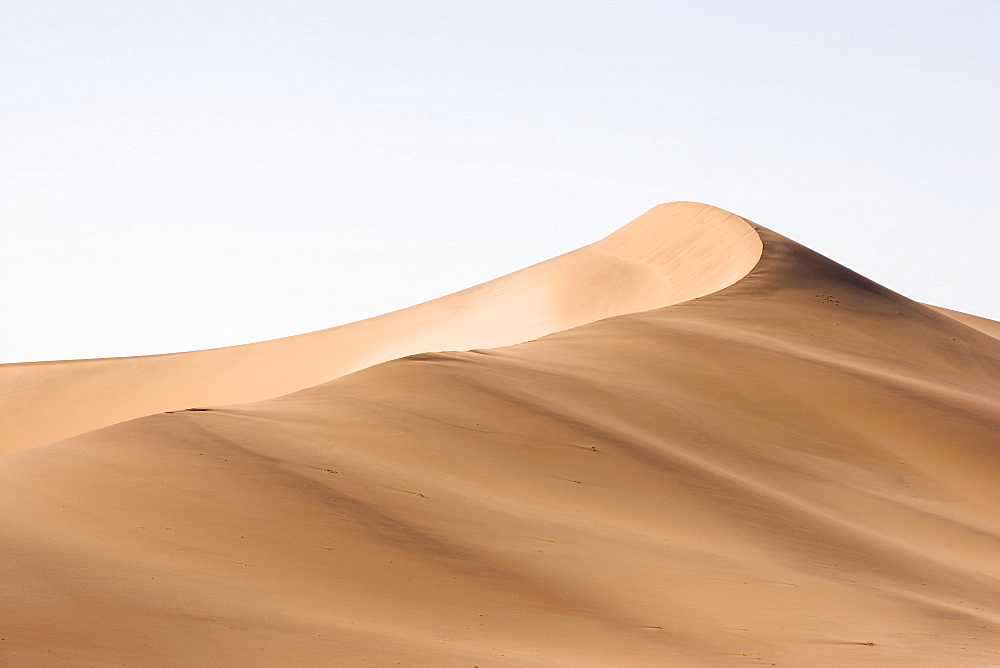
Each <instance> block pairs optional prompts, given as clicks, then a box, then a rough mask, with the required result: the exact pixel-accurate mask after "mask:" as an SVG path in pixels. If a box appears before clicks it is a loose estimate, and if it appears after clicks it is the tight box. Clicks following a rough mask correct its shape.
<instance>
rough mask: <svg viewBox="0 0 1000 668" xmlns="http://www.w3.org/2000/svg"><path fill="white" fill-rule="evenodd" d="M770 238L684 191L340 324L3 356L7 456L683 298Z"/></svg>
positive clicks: (728, 278)
mask: <svg viewBox="0 0 1000 668" xmlns="http://www.w3.org/2000/svg"><path fill="white" fill-rule="evenodd" d="M760 248H761V245H760V240H759V238H758V237H757V235H756V234H754V232H753V229H752V228H751V227H750V226H749V225H748V224H747V223H746V222H745V221H743V219H742V218H739V217H738V216H734V215H732V214H730V213H728V212H726V211H722V210H721V209H717V208H715V207H711V206H706V205H704V204H694V203H690V202H676V203H673V204H665V205H661V206H658V207H655V208H654V209H652V210H650V211H648V212H647V213H646V214H644V215H642V216H640V217H639V218H637V219H636V220H634V221H632V222H631V223H629V224H628V225H626V226H625V227H624V228H622V229H620V230H618V231H617V232H615V233H614V234H612V235H611V236H609V237H607V238H605V239H602V240H601V241H598V242H596V243H594V244H591V245H589V246H586V247H584V248H581V249H579V250H576V251H573V252H570V253H567V254H566V255H562V256H560V257H557V258H554V259H552V260H549V261H547V262H542V263H541V264H537V265H535V266H532V267H529V268H527V269H524V270H522V271H518V272H516V273H513V274H510V275H508V276H504V277H503V278H499V279H496V280H494V281H490V282H488V283H484V284H482V285H479V286H476V287H474V288H470V289H468V290H463V291H461V292H458V293H455V294H453V295H448V296H447V297H442V298H440V299H436V300H434V301H431V302H427V303H424V304H420V305H418V306H413V307H411V308H407V309H403V310H401V311H396V312H393V313H389V314H387V315H383V316H379V317H376V318H371V319H369V320H363V321H360V322H356V323H352V324H349V325H344V326H341V327H334V328H332V329H327V330H322V331H319V332H313V333H311V334H304V335H300V336H293V337H289V338H284V339H277V340H274V341H266V342H263V343H255V344H250V345H243V346H235V347H231V348H217V349H213V350H202V351H197V352H190V353H179V354H172V355H153V356H146V357H127V358H116V359H96V360H80V361H67V362H43V363H30V364H7V365H0V454H3V453H4V452H12V451H15V450H21V449H24V448H28V447H32V446H35V445H39V444H41V443H47V442H50V441H54V440H56V439H60V438H66V437H68V436H73V435H75V434H79V433H82V432H85V431H89V430H91V429H96V428H98V427H103V426H106V425H109V424H113V423H116V422H121V421H123V420H128V419H131V418H135V417H139V416H142V415H148V414H150V413H157V412H160V411H165V410H174V409H181V408H189V407H194V406H199V405H202V404H227V403H238V402H247V401H257V400H260V399H267V398H270V397H274V396H277V395H281V394H286V393H288V392H292V391H295V390H299V389H302V388H305V387H310V386H312V385H316V384H318V383H322V382H326V381H328V380H331V379H333V378H337V377H340V376H343V375H344V374H347V373H351V372H353V371H357V370H358V369H362V368H365V367H368V366H371V365H373V364H377V363H379V362H385V361H387V360H391V359H395V358H398V357H402V356H404V355H409V354H412V353H418V352H425V351H433V350H466V349H469V348H477V347H494V346H502V345H508V344H512V343H520V342H522V341H528V340H530V339H533V338H537V337H539V336H544V335H546V334H551V333H552V332H558V331H561V330H564V329H570V328H572V327H577V326H579V325H583V324H586V323H589V322H593V321H595V320H600V319H602V318H607V317H611V316H616V315H621V314H624V313H633V312H635V311H644V310H647V309H651V308H656V307H659V306H665V305H668V304H675V303H677V302H681V301H685V300H688V299H692V298H694V297H698V296H700V295H704V294H708V293H710V292H714V291H716V290H719V289H721V288H723V287H725V286H727V285H729V284H731V283H733V282H734V281H736V280H737V279H739V278H740V277H742V276H744V275H745V274H746V273H747V272H748V271H750V269H751V268H752V267H753V266H754V264H755V263H756V262H757V259H758V258H759V257H760Z"/></svg>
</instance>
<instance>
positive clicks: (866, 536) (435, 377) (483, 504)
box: [0, 204, 1000, 666]
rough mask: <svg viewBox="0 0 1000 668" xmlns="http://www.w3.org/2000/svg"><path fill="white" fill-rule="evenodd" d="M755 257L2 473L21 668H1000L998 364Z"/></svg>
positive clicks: (912, 310) (11, 613) (172, 417)
mask: <svg viewBox="0 0 1000 668" xmlns="http://www.w3.org/2000/svg"><path fill="white" fill-rule="evenodd" d="M656 211H657V210H654V213H656ZM658 211H659V212H660V213H659V214H657V218H656V225H660V226H666V227H667V229H665V230H664V229H661V230H659V231H661V232H663V233H665V234H666V236H667V237H671V236H672V235H673V234H674V232H672V231H671V229H669V228H670V227H671V226H683V225H684V224H685V221H686V219H687V218H686V217H687V216H690V215H703V216H709V215H711V216H712V217H713V219H714V220H718V221H720V223H719V225H720V228H719V229H720V230H721V229H724V228H726V227H730V228H735V229H738V230H741V233H742V229H743V228H741V227H739V226H741V225H742V226H745V225H746V223H744V222H743V221H742V219H736V218H730V217H727V216H728V214H727V215H726V216H723V215H721V213H717V212H718V210H716V209H711V208H710V207H701V206H699V205H691V204H685V205H680V207H679V208H677V207H673V208H671V207H667V209H666V211H676V212H677V213H678V215H677V216H676V217H674V216H663V215H662V214H663V212H664V209H662V208H661V209H659V210H658ZM682 212H683V215H681V213H682ZM644 219H646V220H649V219H648V218H645V217H644V218H640V219H638V221H643V220H644ZM638 221H637V222H638ZM633 225H635V223H633ZM625 229H626V230H628V228H625ZM747 229H750V228H747ZM633 232H635V229H634V228H633ZM613 238H614V235H612V237H609V239H613ZM634 238H635V239H639V243H637V244H636V245H637V246H638V247H640V248H646V249H648V250H649V251H650V252H648V253H647V255H646V256H645V257H644V258H643V259H644V261H646V262H649V261H657V262H666V260H665V259H664V258H660V259H657V253H656V252H655V247H654V246H653V245H652V242H650V243H644V242H643V241H642V239H641V236H640V235H639V234H638V233H636V234H635V237H634ZM754 238H756V239H759V240H760V241H758V244H760V246H758V253H759V261H757V258H753V260H754V261H753V262H752V263H750V264H751V267H752V268H751V267H747V270H748V271H749V273H746V272H744V274H745V275H744V276H743V277H742V278H740V276H739V275H737V276H733V274H739V271H740V270H739V267H743V266H744V265H745V264H746V263H745V262H743V261H742V260H741V262H737V263H735V264H732V265H730V266H729V267H728V268H726V269H724V271H723V272H722V273H725V274H726V275H728V276H729V277H730V278H732V281H735V282H732V281H731V284H730V285H729V286H728V287H724V288H723V286H719V285H718V283H715V282H712V281H708V280H707V279H704V280H702V281H701V282H700V283H699V284H698V285H692V286H690V287H689V289H690V291H691V292H692V293H698V294H700V295H701V296H699V297H698V298H696V299H688V300H685V301H683V302H682V303H674V304H673V305H671V306H669V307H667V308H653V309H651V310H645V311H642V312H633V313H622V314H618V315H616V317H610V318H607V319H602V320H600V321H598V322H592V323H590V324H584V325H582V326H577V327H575V328H572V329H566V330H565V331H559V332H558V333H553V334H551V335H548V336H544V337H542V338H539V339H537V340H534V341H530V342H527V343H521V344H519V345H513V346H508V347H500V348H492V349H476V350H471V351H467V352H430V353H421V354H417V355H411V356H409V357H406V358H402V359H397V360H394V361H388V362H385V363H382V364H377V365H375V366H371V367H369V368H365V369H363V370H360V371H358V372H356V373H353V374H350V375H346V376H343V377H340V378H337V379H335V380H332V381H329V382H323V383H320V384H317V385H315V386H312V387H309V388H307V389H303V390H300V391H297V392H294V393H292V394H288V395H286V396H280V397H276V398H272V399H268V400H264V401H258V402H255V403H246V404H242V405H229V406H214V407H210V406H204V407H203V408H204V410H197V411H182V412H174V413H161V414H157V415H150V416H147V417H142V418H140V419H136V420H131V421H128V422H124V423H121V424H116V425H113V426H109V427H106V428H103V429H100V430H97V431H93V432H90V433H87V434H83V435H79V436H76V437H74V438H70V439H68V440H63V441H60V442H57V443H52V444H49V445H43V446H39V447H33V448H30V449H25V450H23V451H21V452H16V453H13V454H10V455H7V456H4V457H2V458H0V490H2V495H3V504H4V507H5V508H6V509H8V512H6V513H4V515H3V518H2V530H0V536H3V539H2V540H3V541H4V549H3V550H2V552H0V555H2V556H0V559H2V561H0V569H2V570H0V572H2V573H3V574H4V582H5V587H4V590H3V594H2V596H3V598H2V599H0V606H2V608H0V618H2V619H3V620H4V622H3V625H4V628H3V633H2V634H0V635H2V636H3V638H4V640H3V641H0V642H2V644H0V652H5V653H6V656H8V657H11V660H12V662H13V663H21V664H33V665H37V664H39V663H45V662H50V663H84V664H85V663H87V662H92V663H104V664H149V663H153V664H193V663H197V664H209V665H211V664H226V665H361V664H375V665H394V664H396V663H398V664H403V665H455V666H473V665H478V666H494V665H532V664H538V665H567V666H580V665H602V666H607V665H649V666H660V665H796V666H799V665H803V666H805V665H838V666H839V665H859V664H860V665H864V664H868V665H899V666H913V665H935V666H938V665H991V664H994V663H998V662H1000V561H998V560H997V559H996V555H997V554H998V553H1000V513H998V509H1000V484H998V483H997V481H998V480H1000V456H998V455H1000V451H998V450H1000V340H997V339H996V338H994V337H992V336H990V335H989V334H988V333H987V332H985V331H982V328H976V327H974V326H969V325H967V324H964V323H963V322H960V321H959V319H957V318H955V317H951V316H950V315H948V312H946V311H943V310H940V309H935V308H932V307H927V306H924V305H921V304H918V303H916V302H913V301H911V300H908V299H906V298H905V297H902V296H900V295H898V294H896V293H893V292H891V291H890V290H887V289H885V288H883V287H881V286H879V285H877V284H875V283H872V282H871V281H869V280H867V279H865V278H864V277H861V276H859V275H857V274H855V273H853V272H851V271H849V270H847V269H845V268H844V267H842V266H840V265H837V264H836V263H834V262H832V261H830V260H828V259H826V258H824V257H822V256H820V255H818V254H816V253H814V252H812V251H810V250H808V249H806V248H804V247H802V246H800V245H798V244H795V243H794V242H791V241H789V240H787V239H785V238H783V237H781V236H780V235H777V234H775V233H773V232H770V231H769V230H766V229H764V228H759V227H757V228H756V234H754ZM740 248H742V249H743V250H744V251H746V253H747V257H745V258H743V259H744V260H745V259H747V258H748V257H749V256H750V255H752V253H751V252H750V251H752V248H753V246H752V244H742V245H740ZM617 252H620V253H621V255H620V256H619V257H622V256H624V257H628V255H627V254H628V253H629V252H631V251H628V250H623V249H621V248H619V249H618V251H617ZM694 255H695V258H694V260H692V261H693V262H694V268H695V269H697V268H698V267H702V268H706V267H710V266H711V264H712V262H711V261H706V262H703V263H701V264H699V262H698V261H695V260H698V259H699V258H702V257H703V256H702V255H700V254H694ZM564 257H565V256H564ZM675 260H676V261H675V262H674V263H673V264H672V265H671V266H673V267H675V268H676V271H677V274H676V275H674V276H668V278H669V280H670V282H671V285H678V284H680V283H681V280H680V278H679V276H680V275H681V274H683V262H684V261H685V260H684V259H683V258H681V259H677V258H675ZM737 265H738V266H737ZM538 266H539V267H544V266H545V264H544V263H543V265H538ZM514 276H517V274H515V275H514ZM719 278H720V281H721V276H720V277H719ZM737 279H738V280H737ZM501 280H503V279H501ZM663 285H666V283H664V284H663ZM573 287H574V289H576V290H577V292H576V294H574V295H573V296H574V298H576V299H578V300H579V303H581V304H585V303H587V299H586V293H585V292H580V291H579V290H580V289H581V288H580V284H579V283H578V282H577V283H574V284H573ZM713 288H714V289H713ZM720 288H722V289H720ZM654 292H655V290H651V291H650V293H649V295H650V297H652V295H653V293H654ZM622 293H623V294H627V290H625V289H623V292H622ZM460 294H461V293H460ZM669 294H677V293H669ZM638 301H639V300H638V299H637V300H636V301H635V302H629V303H638ZM432 303H433V302H432ZM560 303H566V301H562V302H560ZM621 309H622V310H624V306H621ZM610 310H614V309H613V308H609V307H608V308H604V309H603V310H602V313H603V312H604V311H610ZM547 313H549V312H547ZM602 317H603V316H602ZM549 322H559V323H564V322H566V320H560V319H559V318H556V317H553V319H552V320H550V321H549ZM0 655H3V654H0Z"/></svg>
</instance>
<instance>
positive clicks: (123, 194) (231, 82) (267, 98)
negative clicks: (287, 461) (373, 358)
mask: <svg viewBox="0 0 1000 668" xmlns="http://www.w3.org/2000/svg"><path fill="white" fill-rule="evenodd" d="M673 200H696V201H702V202H707V203H710V204H715V205H717V206H721V207H723V208H725V209H729V210H731V211H733V212H735V213H738V214H740V215H743V216H745V217H748V218H750V219H752V220H755V221H757V222H759V223H761V224H763V225H765V226H767V227H770V228H772V229H774V230H776V231H778V232H780V233H782V234H785V235H786V236H789V237H791V238H793V239H795V240H797V241H800V242H802V243H804V244H806V245H808V246H810V247H812V248H814V249H815V250H817V251H819V252H821V253H824V254H825V255H828V256H830V257H832V258H834V259H836V260H837V261H839V262H841V263H843V264H846V265H847V266H849V267H851V268H853V269H855V270H857V271H860V272H861V273H863V274H865V275H867V276H869V277H870V278H873V279H874V280H876V281H878V282H880V283H882V284H884V285H886V286H888V287H890V288H892V289H894V290H897V291H899V292H902V293H903V294H906V295H907V296H909V297H912V298H914V299H917V300H920V301H925V302H930V303H934V304H938V305H943V306H948V307H950V308H955V309H958V310H963V311H966V312H971V313H975V314H978V315H983V316H987V317H990V318H993V319H1000V301H998V298H997V296H996V293H997V289H998V288H1000V278H998V274H1000V272H998V266H1000V262H998V249H1000V213H998V211H1000V201H998V200H1000V2H996V1H982V2H975V1H969V2H961V1H959V0H949V1H947V2H936V3H928V2H916V1H913V0H906V1H905V2H869V1H865V2H861V1H858V2H852V1H849V0H839V1H837V2H808V1H803V0H795V1H793V2H754V1H753V0H740V1H738V2H706V1H701V0H699V1H697V2H696V1H686V2H612V1H607V2H586V1H581V0H574V1H572V2H554V1H545V0H534V1H532V2H504V1H494V2H473V1H466V2H422V1H420V0H408V1H406V2H378V1H372V0H366V1H364V2H236V1H233V2H210V1H206V0H199V1H197V2H181V1H178V0H170V1H169V2H122V1H116V2H108V3H101V2H82V1H76V2H66V3H60V2H45V1H42V0H30V1H24V2H18V1H14V0H0V232H2V236H0V309H2V310H0V313H2V315H0V361H29V360H40V359H60V358H78V357H97V356H114V355H131V354H141V353H154V352H170V351H177V350H188V349H196V348H204V347H214V346H220V345H228V344H235V343H245V342H250V341H255V340H261V339H267V338H273V337H277V336H282V335H288V334H296V333H300V332H305V331H310V330H315V329H321V328H324V327H329V326H332V325H337V324H342V323H344V322H349V321H352V320H356V319H360V318H362V317H367V316H370V315H376V314H378V313H382V312H385V311H389V310H393V309H397V308H400V307H403V306H407V305H410V304H412V303H416V302H420V301H424V300H427V299H431V298H434V297H437V296H440V295H442V294H447V293H450V292H454V291H456V290H459V289H462V288H465V287H469V286H471V285H473V284H475V283H479V282H482V281H484V280H488V279H490V278H494V277H496V276H499V275H501V274H504V273H508V272H510V271H513V270H516V269H519V268H521V267H523V266H526V265H529V264H532V263H535V262H538V261H541V260H544V259H547V258H549V257H552V256H554V255H556V254H559V253H562V252H565V251H569V250H571V249H573V248H576V247H579V246H581V245H584V244H586V243H589V242H591V241H594V240H596V239H598V238H600V237H602V236H605V235H606V234H608V233H610V232H612V231H613V230H614V229H616V228H618V227H620V226H621V225H623V224H625V223H626V222H628V221H629V220H630V219H632V218H634V217H636V216H638V215H639V214H641V213H642V212H643V211H645V210H646V209H648V208H649V207H651V206H653V205H655V204H657V203H660V202H667V201H673Z"/></svg>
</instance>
